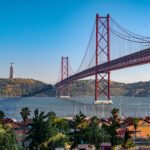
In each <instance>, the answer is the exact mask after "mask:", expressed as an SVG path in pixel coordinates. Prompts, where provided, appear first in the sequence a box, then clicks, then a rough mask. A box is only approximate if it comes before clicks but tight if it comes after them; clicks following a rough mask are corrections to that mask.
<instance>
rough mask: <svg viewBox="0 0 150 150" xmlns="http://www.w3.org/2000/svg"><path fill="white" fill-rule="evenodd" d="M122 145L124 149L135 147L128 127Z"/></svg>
mask: <svg viewBox="0 0 150 150" xmlns="http://www.w3.org/2000/svg"><path fill="white" fill-rule="evenodd" d="M121 145H122V147H123V148H124V149H130V148H131V147H134V143H133V140H132V138H131V135H130V133H129V131H128V129H126V132H125V136H124V139H123V142H122V144H121Z"/></svg>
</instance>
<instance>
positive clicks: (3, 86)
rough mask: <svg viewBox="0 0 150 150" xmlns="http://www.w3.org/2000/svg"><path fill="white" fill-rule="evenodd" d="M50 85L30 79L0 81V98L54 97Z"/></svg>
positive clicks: (53, 91)
mask: <svg viewBox="0 0 150 150" xmlns="http://www.w3.org/2000/svg"><path fill="white" fill-rule="evenodd" d="M54 95H55V90H54V88H53V87H52V85H48V84H46V83H43V82H40V81H36V80H32V79H20V78H18V79H12V80H9V79H0V96H1V97H5V96H7V97H8V96H10V97H13V96H54Z"/></svg>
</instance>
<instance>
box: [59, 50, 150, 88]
mask: <svg viewBox="0 0 150 150" xmlns="http://www.w3.org/2000/svg"><path fill="white" fill-rule="evenodd" d="M149 62H150V48H148V49H144V50H142V51H139V52H135V53H132V54H129V55H126V56H123V57H120V58H117V59H114V60H111V61H110V62H106V63H103V64H100V65H98V66H94V67H92V68H89V69H87V70H84V71H81V72H79V73H76V74H74V75H72V76H69V77H68V78H66V79H64V80H62V81H60V82H58V83H57V84H56V87H61V86H62V85H64V84H67V83H70V82H72V81H74V80H78V79H82V78H85V77H89V76H92V75H95V73H96V68H97V67H98V73H105V72H108V71H113V70H118V69H123V68H127V67H133V66H137V65H142V64H146V63H149Z"/></svg>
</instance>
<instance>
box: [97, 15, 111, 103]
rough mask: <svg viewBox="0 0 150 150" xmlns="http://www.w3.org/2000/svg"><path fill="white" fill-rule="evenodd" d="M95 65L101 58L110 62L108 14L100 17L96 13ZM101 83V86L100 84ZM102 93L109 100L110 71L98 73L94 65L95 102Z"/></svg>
mask: <svg viewBox="0 0 150 150" xmlns="http://www.w3.org/2000/svg"><path fill="white" fill-rule="evenodd" d="M95 56H96V57H95V58H96V60H95V63H96V66H98V65H99V64H100V62H101V61H103V60H102V58H103V59H105V60H104V61H105V62H110V16H109V14H108V15H107V16H106V17H101V16H99V15H98V14H97V15H96V52H95ZM102 85H103V86H102ZM101 95H103V96H104V97H106V98H107V100H110V71H108V72H105V73H99V70H98V67H96V74H95V102H97V101H98V100H99V97H100V96H101Z"/></svg>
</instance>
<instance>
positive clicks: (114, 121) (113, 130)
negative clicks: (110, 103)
mask: <svg viewBox="0 0 150 150" xmlns="http://www.w3.org/2000/svg"><path fill="white" fill-rule="evenodd" d="M111 115H112V117H111V125H110V126H109V127H108V131H109V134H110V135H111V144H112V146H115V145H118V144H120V142H121V138H119V137H118V136H117V129H118V128H119V127H120V123H119V122H120V117H119V109H117V108H113V109H112V111H111Z"/></svg>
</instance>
